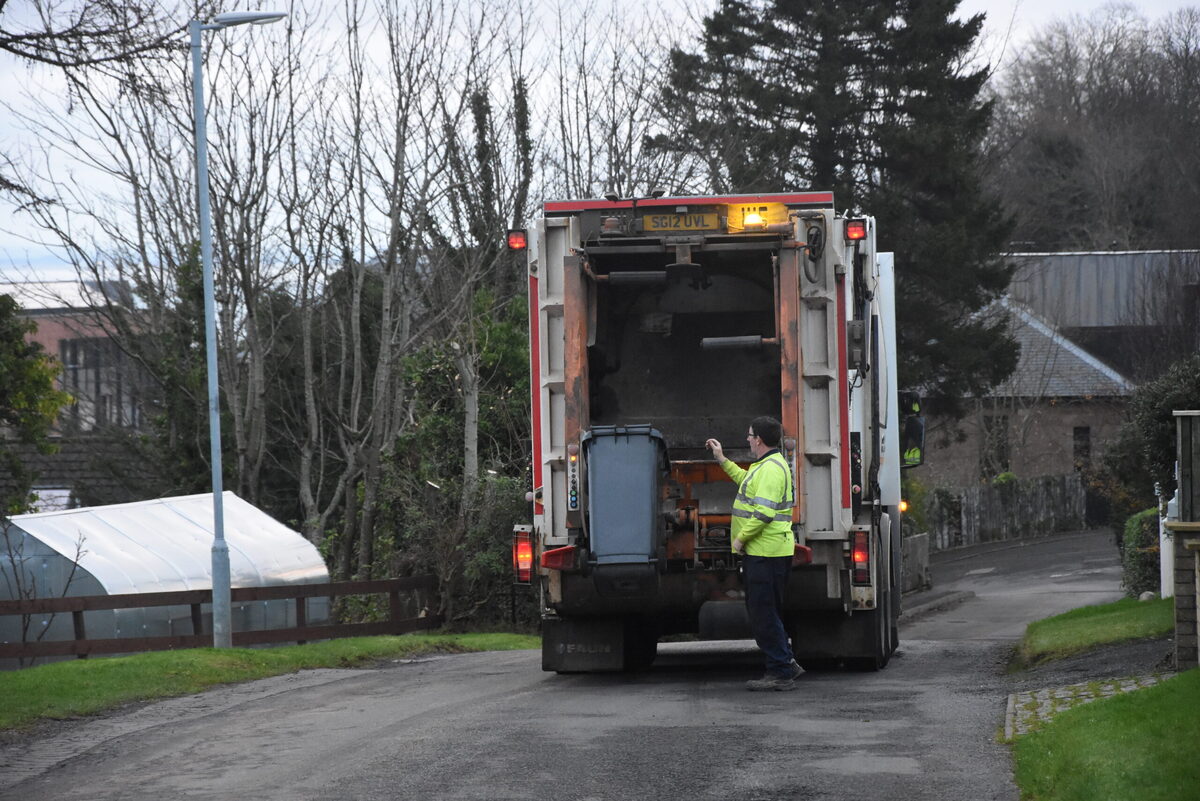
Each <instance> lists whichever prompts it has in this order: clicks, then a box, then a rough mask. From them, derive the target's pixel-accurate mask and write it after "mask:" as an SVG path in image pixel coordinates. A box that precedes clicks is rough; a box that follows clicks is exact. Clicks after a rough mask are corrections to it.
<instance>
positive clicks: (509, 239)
mask: <svg viewBox="0 0 1200 801" xmlns="http://www.w3.org/2000/svg"><path fill="white" fill-rule="evenodd" d="M504 242H505V244H506V245H508V249H509V250H524V249H525V248H527V247H529V237H528V236H527V235H526V233H525V229H523V228H512V229H509V231H508V233H507V234H506V235H505V237H504Z"/></svg>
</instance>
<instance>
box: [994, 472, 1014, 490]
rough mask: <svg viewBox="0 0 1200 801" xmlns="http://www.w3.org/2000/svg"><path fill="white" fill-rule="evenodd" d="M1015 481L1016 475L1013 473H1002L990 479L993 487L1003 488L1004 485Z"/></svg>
mask: <svg viewBox="0 0 1200 801" xmlns="http://www.w3.org/2000/svg"><path fill="white" fill-rule="evenodd" d="M1016 480H1017V474H1016V473H1013V472H1009V471H1006V472H1003V473H1001V474H1000V475H998V476H996V477H995V478H993V479H992V486H993V487H1003V486H1004V485H1005V484H1011V483H1013V482H1014V481H1016Z"/></svg>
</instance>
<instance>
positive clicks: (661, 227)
mask: <svg viewBox="0 0 1200 801" xmlns="http://www.w3.org/2000/svg"><path fill="white" fill-rule="evenodd" d="M720 227H721V222H720V219H719V218H718V217H717V215H716V214H647V215H646V216H645V217H643V218H642V228H643V230H646V231H711V230H716V229H717V228H720Z"/></svg>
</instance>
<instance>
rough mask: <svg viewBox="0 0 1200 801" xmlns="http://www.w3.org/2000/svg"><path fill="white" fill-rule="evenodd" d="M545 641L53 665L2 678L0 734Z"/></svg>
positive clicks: (365, 643)
mask: <svg viewBox="0 0 1200 801" xmlns="http://www.w3.org/2000/svg"><path fill="white" fill-rule="evenodd" d="M539 643H540V640H539V639H538V638H537V637H535V636H531V635H524V634H404V635H401V636H398V637H349V638H346V639H344V640H329V641H326V642H319V643H312V644H309V645H291V646H285V647H282V648H230V649H221V650H217V649H213V648H194V649H187V650H180V651H155V652H151V653H144V654H134V655H132V656H120V657H111V658H97V659H78V660H73V661H70V662H54V663H51V664H48V665H41V666H37V667H31V668H26V669H24V670H13V671H7V672H4V673H0V699H3V701H0V729H11V728H17V727H21V726H27V725H29V724H30V723H33V722H36V721H38V720H45V719H51V720H58V719H63V718H72V717H77V716H80V715H89V714H94V713H96V712H102V711H104V710H106V709H111V708H113V707H116V706H120V705H121V704H124V703H128V702H130V701H146V700H151V699H155V698H168V697H172V696H177V695H188V694H191V693H196V692H199V691H201V690H204V689H206V688H208V687H212V686H214V685H217V684H229V683H231V682H238V681H249V680H251V679H261V678H266V677H268V676H278V675H280V674H283V673H294V672H296V671H297V670H304V669H311V668H339V667H354V666H357V665H363V664H369V663H372V662H375V661H378V660H380V659H394V658H397V657H400V658H404V657H413V656H420V655H422V654H431V653H466V652H469V651H511V650H519V649H525V648H537V647H538V646H539Z"/></svg>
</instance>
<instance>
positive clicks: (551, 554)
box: [542, 545, 575, 570]
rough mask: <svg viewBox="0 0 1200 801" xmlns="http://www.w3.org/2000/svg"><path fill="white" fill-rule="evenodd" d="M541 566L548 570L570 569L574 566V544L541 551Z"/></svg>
mask: <svg viewBox="0 0 1200 801" xmlns="http://www.w3.org/2000/svg"><path fill="white" fill-rule="evenodd" d="M542 567H545V568H549V569H550V570H571V569H572V568H574V567H575V546H574V545H567V546H565V547H563V548H555V549H554V550H551V551H544V552H542Z"/></svg>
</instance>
